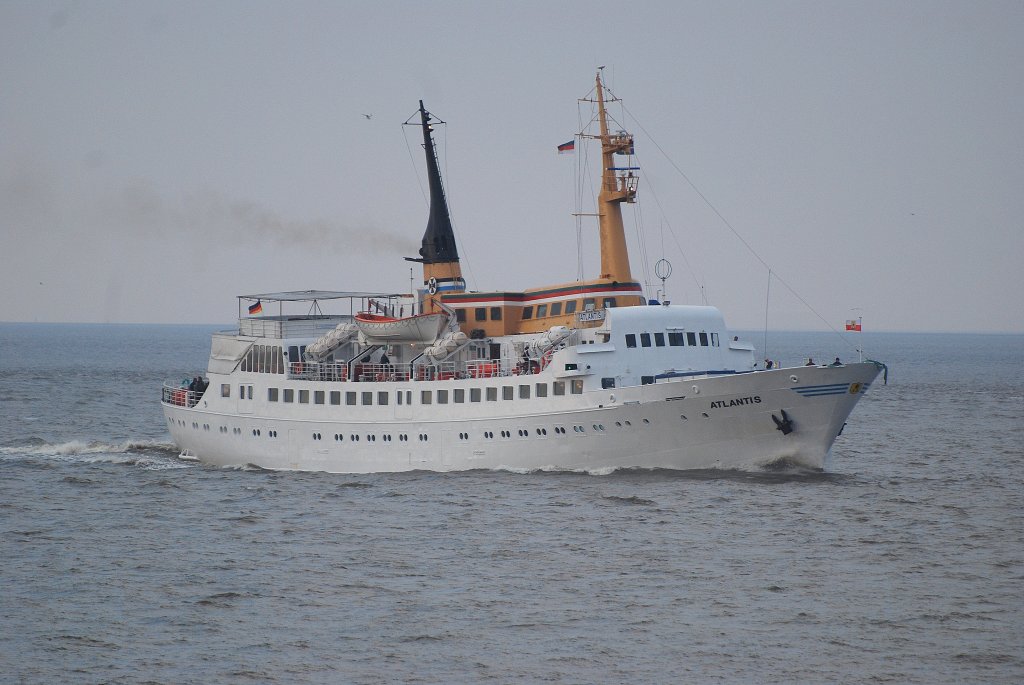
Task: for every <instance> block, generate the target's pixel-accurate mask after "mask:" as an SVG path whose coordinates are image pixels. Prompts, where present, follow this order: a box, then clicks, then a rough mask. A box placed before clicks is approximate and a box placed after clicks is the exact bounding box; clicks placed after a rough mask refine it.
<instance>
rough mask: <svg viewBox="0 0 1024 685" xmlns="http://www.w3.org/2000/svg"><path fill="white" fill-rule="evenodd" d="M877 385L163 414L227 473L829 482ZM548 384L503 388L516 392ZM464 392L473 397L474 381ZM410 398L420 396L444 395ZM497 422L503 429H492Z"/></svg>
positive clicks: (205, 408)
mask: <svg viewBox="0 0 1024 685" xmlns="http://www.w3.org/2000/svg"><path fill="white" fill-rule="evenodd" d="M877 374H878V368H877V367H876V366H875V365H874V364H871V363H862V364H851V365H848V366H843V367H801V368H792V369H778V370H773V371H757V372H752V373H743V374H732V375H724V376H702V377H696V378H689V379H683V380H674V381H672V382H662V383H656V384H651V385H643V386H635V387H631V388H618V389H613V390H608V391H590V392H587V393H584V394H580V395H569V396H562V397H549V398H544V399H541V398H534V399H531V400H523V401H520V400H511V401H507V402H497V403H495V402H491V403H480V404H473V405H471V404H460V405H448V407H446V408H442V407H438V406H437V405H430V406H418V405H413V406H408V405H401V406H399V405H390V406H388V407H375V408H373V409H376V410H377V411H374V412H373V413H374V414H375V415H376V416H374V417H372V418H370V417H369V416H368V417H367V418H366V419H364V420H359V419H354V418H349V419H347V420H346V419H341V418H340V417H337V416H333V415H332V410H335V412H334V413H338V412H337V410H338V409H343V408H339V407H330V406H320V407H315V408H311V407H309V406H305V405H304V408H305V411H304V414H305V416H304V417H303V418H298V417H296V418H291V417H288V416H285V415H283V414H279V415H276V416H275V415H272V414H271V413H270V412H269V411H267V407H268V406H269V405H265V406H264V407H263V408H262V409H261V408H260V407H258V406H257V407H254V408H253V413H252V414H239V413H235V412H233V411H229V406H228V405H229V404H237V401H235V402H232V401H230V400H225V401H224V402H219V401H218V400H220V399H221V398H219V397H209V398H206V397H204V399H202V400H200V401H199V403H198V404H197V405H196V406H195V407H192V408H186V407H179V406H174V405H173V404H167V403H165V404H164V405H163V406H164V413H165V415H166V417H167V425H168V428H169V430H170V432H171V434H172V436H173V438H174V441H175V442H176V443H177V444H178V445H179V447H181V448H182V453H183V454H184V455H188V456H193V457H196V458H199V459H200V460H202V461H204V462H206V463H210V464H215V465H221V466H228V465H255V466H259V467H262V468H267V469H280V470H304V471H327V472H335V473H368V472H395V471H409V470H417V469H420V470H431V471H458V470H467V469H510V470H538V469H564V470H574V471H575V470H579V471H588V472H603V471H610V470H614V469H622V468H664V469H704V468H745V467H756V466H760V465H766V464H772V463H775V462H778V461H780V460H787V461H789V462H792V463H794V464H798V465H801V466H805V467H810V468H822V467H823V465H824V461H825V457H826V455H827V453H828V451H829V449H830V447H831V446H832V443H833V442H834V441H835V439H836V437H837V436H838V434H839V433H840V432H841V430H842V428H843V425H844V424H845V422H846V419H847V417H848V416H849V414H850V412H851V411H852V410H853V407H854V405H855V404H856V402H857V401H858V399H859V398H860V397H861V395H862V394H863V393H864V391H865V390H866V389H867V387H868V386H869V385H870V383H871V382H872V381H873V380H874V378H875V376H876V375H877ZM542 377H543V374H541V375H536V376H529V377H522V378H518V379H517V378H504V379H501V380H502V381H504V382H505V383H515V382H517V381H520V380H523V379H526V380H530V381H536V380H541V379H542ZM212 380H213V381H214V382H213V383H212V384H211V388H215V387H217V385H216V382H217V380H219V379H212ZM467 383H469V384H470V385H467V387H472V385H471V384H472V383H473V381H467ZM356 385H357V386H358V389H359V391H361V392H375V393H376V392H387V391H396V390H397V389H398V388H396V384H394V383H359V384H356ZM413 385H415V386H416V390H417V391H418V390H419V389H420V388H421V387H428V386H433V387H445V386H443V385H442V384H436V383H415V384H413ZM311 387H316V385H315V384H314V386H311ZM323 387H324V388H325V389H327V388H328V387H330V384H327V383H325V384H323ZM447 387H450V384H449V385H448V386H447ZM808 388H810V390H808ZM817 388H821V389H823V390H818V389H817ZM401 389H402V390H403V391H404V390H405V386H402V387H401ZM208 394H209V393H208ZM256 396H257V397H258V396H260V394H259V388H257V389H256ZM517 403H518V404H519V405H520V406H516V405H517ZM257 404H259V403H257ZM508 405H512V406H513V407H515V411H510V410H509V408H508ZM730 405H731V406H730ZM455 406H458V409H459V411H458V413H459V418H457V419H456V418H446V416H445V414H454V413H455V411H454V409H455ZM274 408H275V409H280V408H281V407H280V406H278V407H274ZM497 408H500V409H502V411H503V412H505V413H504V415H502V416H488V415H487V412H489V411H491V412H493V411H495V410H496V409H497ZM446 409H447V411H446ZM386 410H390V411H386ZM783 410H784V411H785V414H784V415H783V413H782V412H783ZM318 413H319V415H317V414H318ZM385 413H386V414H387V415H386V416H385V415H384V414H385ZM404 414H408V415H404ZM773 416H774V417H776V419H781V418H783V416H785V417H787V418H789V419H790V420H791V421H792V432H790V433H789V434H783V432H782V431H781V430H779V428H778V427H777V421H776V420H775V419H773ZM683 417H685V418H683ZM336 436H338V437H336Z"/></svg>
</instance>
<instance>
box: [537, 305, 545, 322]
mask: <svg viewBox="0 0 1024 685" xmlns="http://www.w3.org/2000/svg"><path fill="white" fill-rule="evenodd" d="M547 315H548V306H547V305H546V304H539V305H537V318H538V319H543V318H544V317H545V316H547Z"/></svg>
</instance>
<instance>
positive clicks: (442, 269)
mask: <svg viewBox="0 0 1024 685" xmlns="http://www.w3.org/2000/svg"><path fill="white" fill-rule="evenodd" d="M419 112H420V127H421V128H422V129H423V150H424V152H425V153H426V156H427V180H428V184H429V187H430V214H429V216H428V218H427V228H426V230H425V231H424V232H423V241H422V243H421V247H420V250H419V253H420V256H419V257H406V259H407V260H409V261H411V262H420V263H421V264H423V285H425V286H427V290H428V292H429V294H430V295H434V294H435V293H439V292H463V291H465V289H466V282H465V281H464V280H463V278H462V269H461V267H460V266H459V251H458V248H457V247H456V245H455V231H454V230H453V229H452V220H451V216H450V215H449V213H448V201H447V199H446V198H445V194H444V185H443V184H442V183H441V171H440V169H439V167H438V163H437V150H436V148H435V147H434V138H433V135H431V132H432V131H433V126H431V124H430V122H431V114H430V112H428V111H427V110H426V109H425V108H424V107H423V100H420V109H419ZM436 121H440V120H436ZM440 123H444V122H443V121H441V122H440ZM437 309H438V308H437V307H436V305H435V303H434V301H433V299H432V298H430V299H429V301H428V302H427V303H425V306H424V309H423V311H425V312H428V311H437Z"/></svg>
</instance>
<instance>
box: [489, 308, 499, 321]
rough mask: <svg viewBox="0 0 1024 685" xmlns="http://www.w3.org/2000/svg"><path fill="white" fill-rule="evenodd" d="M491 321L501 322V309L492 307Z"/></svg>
mask: <svg viewBox="0 0 1024 685" xmlns="http://www.w3.org/2000/svg"><path fill="white" fill-rule="evenodd" d="M491 321H501V307H491Z"/></svg>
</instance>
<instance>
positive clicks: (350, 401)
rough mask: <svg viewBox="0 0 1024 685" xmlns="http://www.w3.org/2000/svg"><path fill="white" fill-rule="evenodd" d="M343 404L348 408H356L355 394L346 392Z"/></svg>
mask: <svg viewBox="0 0 1024 685" xmlns="http://www.w3.org/2000/svg"><path fill="white" fill-rule="evenodd" d="M345 404H346V405H348V406H350V407H354V406H356V394H355V392H346V393H345Z"/></svg>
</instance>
